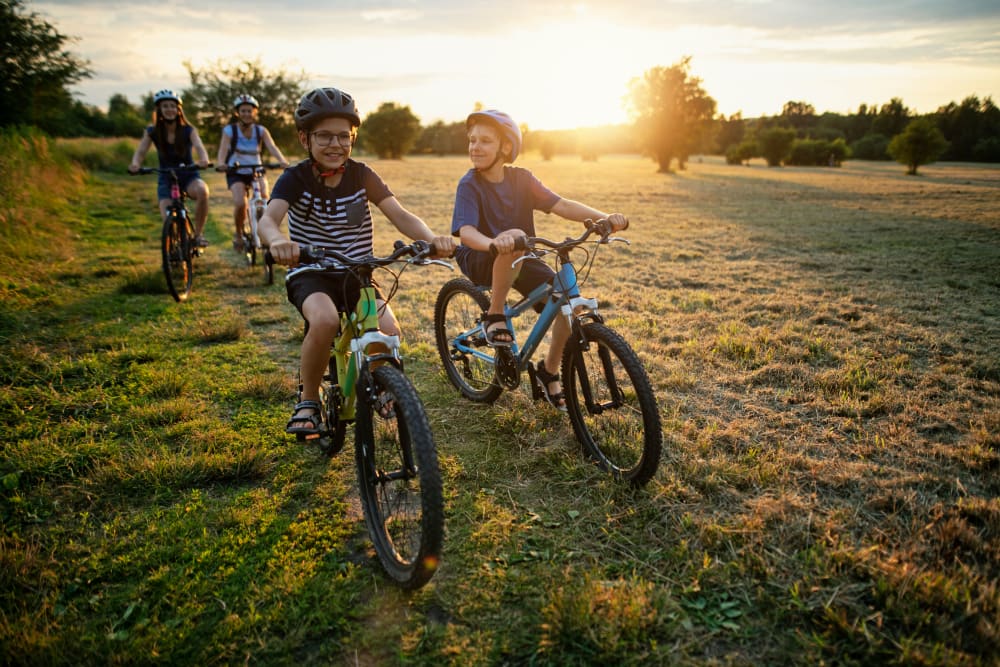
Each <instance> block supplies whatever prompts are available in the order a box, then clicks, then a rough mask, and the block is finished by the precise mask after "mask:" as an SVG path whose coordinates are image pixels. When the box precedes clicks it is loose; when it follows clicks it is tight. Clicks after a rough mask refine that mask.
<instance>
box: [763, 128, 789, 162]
mask: <svg viewBox="0 0 1000 667" xmlns="http://www.w3.org/2000/svg"><path fill="white" fill-rule="evenodd" d="M793 141H795V130H793V129H792V128H790V127H769V128H767V129H765V130H762V131H760V132H758V133H757V145H758V146H759V148H760V154H761V156H763V158H764V159H765V160H767V166H768V167H780V166H781V163H782V162H784V161H785V159H787V158H788V154H789V151H791V148H792V142H793Z"/></svg>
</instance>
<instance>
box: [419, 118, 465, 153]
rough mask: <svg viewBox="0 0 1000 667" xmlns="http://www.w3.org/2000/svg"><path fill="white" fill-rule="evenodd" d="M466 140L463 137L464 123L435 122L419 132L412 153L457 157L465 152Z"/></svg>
mask: <svg viewBox="0 0 1000 667" xmlns="http://www.w3.org/2000/svg"><path fill="white" fill-rule="evenodd" d="M467 146H468V139H467V138H466V135H465V123H463V122H458V123H448V124H445V123H444V121H440V120H439V121H437V122H435V123H434V124H433V125H428V126H427V127H425V128H423V129H422V130H421V131H420V136H419V137H417V142H416V144H415V145H414V147H413V152H414V153H424V154H426V153H432V154H434V155H458V154H461V153H464V152H465V151H466V147H467Z"/></svg>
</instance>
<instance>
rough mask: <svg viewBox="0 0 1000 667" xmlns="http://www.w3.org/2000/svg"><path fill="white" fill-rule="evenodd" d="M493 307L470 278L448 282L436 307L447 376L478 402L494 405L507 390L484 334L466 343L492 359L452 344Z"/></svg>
mask: <svg viewBox="0 0 1000 667" xmlns="http://www.w3.org/2000/svg"><path fill="white" fill-rule="evenodd" d="M489 305H490V300H489V298H488V297H487V296H486V294H485V293H484V292H483V290H481V289H479V288H478V287H476V286H475V285H474V284H473V283H472V281H471V280H469V279H467V278H453V279H451V280H449V281H448V282H446V283H445V284H444V285H443V286H442V287H441V290H440V291H439V292H438V296H437V301H436V302H435V304H434V337H435V339H436V340H437V348H438V354H439V355H440V356H441V364H442V365H443V366H444V370H445V374H446V375H447V376H448V380H449V381H450V382H451V383H452V384H453V385H454V386H455V388H456V389H458V391H459V392H460V393H461V394H462V395H463V396H465V397H466V398H467V399H469V400H470V401H475V402H477V403H492V402H494V401H495V400H497V398H499V396H500V394H501V393H503V387H501V386H500V385H499V384H497V381H496V370H495V362H494V361H493V351H492V349H491V348H490V347H489V346H488V345H487V344H486V339H485V338H484V337H483V336H482V334H480V333H476V334H475V335H473V336H472V337H470V338H469V339H468V340H467V341H466V343H467V344H468V345H469V346H470V347H474V348H476V349H477V350H482V351H483V352H484V353H485V354H486V355H488V356H489V357H490V358H489V360H486V359H483V358H480V357H478V356H474V355H471V354H468V353H465V352H462V351H460V350H458V349H457V348H456V347H455V346H454V345H452V341H453V340H454V339H455V337H456V336H458V335H459V334H460V333H461V332H463V331H469V330H470V329H473V328H474V327H475V326H476V322H477V321H478V320H479V318H480V316H481V315H482V313H484V312H485V311H486V310H487V309H488V308H489Z"/></svg>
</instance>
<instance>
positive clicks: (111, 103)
mask: <svg viewBox="0 0 1000 667" xmlns="http://www.w3.org/2000/svg"><path fill="white" fill-rule="evenodd" d="M108 125H109V126H110V127H109V128H108V129H109V133H110V134H111V135H112V136H116V137H137V136H139V135H140V134H142V130H143V128H144V127H145V126H146V116H145V114H144V113H143V112H142V109H141V108H140V107H137V106H133V105H132V104H130V103H129V101H128V98H127V97H125V96H124V95H121V94H115V95H112V96H111V99H110V100H108Z"/></svg>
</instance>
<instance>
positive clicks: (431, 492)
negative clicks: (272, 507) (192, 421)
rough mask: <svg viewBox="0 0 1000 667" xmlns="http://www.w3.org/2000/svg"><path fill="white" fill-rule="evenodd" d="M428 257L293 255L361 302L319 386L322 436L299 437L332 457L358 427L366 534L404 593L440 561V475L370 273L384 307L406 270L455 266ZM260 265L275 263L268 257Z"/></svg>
mask: <svg viewBox="0 0 1000 667" xmlns="http://www.w3.org/2000/svg"><path fill="white" fill-rule="evenodd" d="M432 254H435V253H434V250H433V248H432V247H431V246H430V245H428V244H427V243H426V242H425V241H415V242H414V243H413V244H411V245H404V244H403V242H402V241H396V244H395V250H394V251H393V253H392V254H391V255H389V256H388V257H375V256H372V255H368V256H365V257H361V258H354V257H348V256H347V255H344V254H342V253H339V252H337V251H335V250H324V249H322V248H318V247H314V246H304V247H302V248H300V250H299V262H300V263H302V264H318V265H320V266H322V267H324V268H325V269H327V270H330V271H340V272H343V271H349V272H351V273H352V274H354V276H356V277H357V279H358V281H359V282H360V284H361V296H360V298H359V299H358V303H357V305H356V306H355V308H354V310H353V311H352V312H350V313H341V316H340V333H339V334H338V335H337V337H336V338H335V339H334V341H333V347H332V349H331V353H330V363H329V366H328V368H327V373H326V374H325V375H324V377H323V382H322V383H321V385H320V415H321V417H322V420H323V424H322V426H321V428H320V432H319V433H318V434H316V435H314V436H311V437H310V436H303V435H299V436H298V437H299V439H301V440H305V441H307V442H315V443H316V444H317V445H318V446H319V449H320V451H321V452H323V453H324V454H326V455H327V456H333V455H334V454H336V453H337V452H339V451H340V450H341V449H342V448H343V447H344V440H345V437H346V433H347V426H348V425H349V424H354V459H355V464H356V466H357V473H358V487H359V489H360V494H361V506H362V508H363V509H364V515H365V523H366V524H367V526H368V533H369V535H370V536H371V538H372V542H373V543H374V544H375V551H376V553H378V557H379V561H380V562H381V563H382V567H383V568H384V569H385V571H386V573H387V574H388V575H389V576H390V577H391V578H392V579H393V580H394V581H395V582H396V583H397V584H399V585H400V586H402V587H403V588H408V589H413V588H419V587H420V586H423V585H424V584H425V583H427V581H428V580H430V578H431V577H432V576H433V575H434V572H435V571H436V570H437V567H438V563H439V562H440V559H441V543H442V541H443V536H444V508H443V501H442V492H441V472H440V470H439V468H438V459H437V450H436V448H435V445H434V437H433V435H432V434H431V427H430V422H429V420H428V418H427V413H426V411H425V410H424V405H423V403H422V402H421V400H420V397H419V396H418V395H417V391H416V389H415V388H414V387H413V384H412V383H411V382H410V380H409V378H407V377H406V375H405V374H404V373H403V362H402V359H401V358H400V355H399V336H394V335H388V334H385V333H383V332H382V331H380V330H379V323H378V313H379V303H378V301H377V294H376V291H375V285H374V282H373V281H372V274H373V273H374V271H375V270H376V269H380V268H381V269H385V270H386V272H387V273H389V274H390V275H391V276H392V288H391V289H390V290H389V291H388V293H387V294H386V295H384V297H383V301H384V302H385V303H388V302H389V301H390V300H391V299H392V297H393V295H394V294H395V293H396V287H397V285H398V284H399V276H400V274H401V273H402V271H403V269H405V268H406V267H407V266H410V265H428V264H439V265H442V266H447V267H448V268H451V265H450V264H449V263H448V262H444V261H441V260H436V259H430V256H431V255H432ZM264 260H265V262H267V263H268V264H272V263H273V261H274V260H273V258H272V257H271V253H270V251H267V252H265V254H264ZM395 263H403V268H402V269H400V270H399V271H398V272H395V273H394V272H392V271H391V270H390V269H389V268H388V267H389V266H390V265H392V264H395ZM299 399H300V401H301V396H300V397H299Z"/></svg>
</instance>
